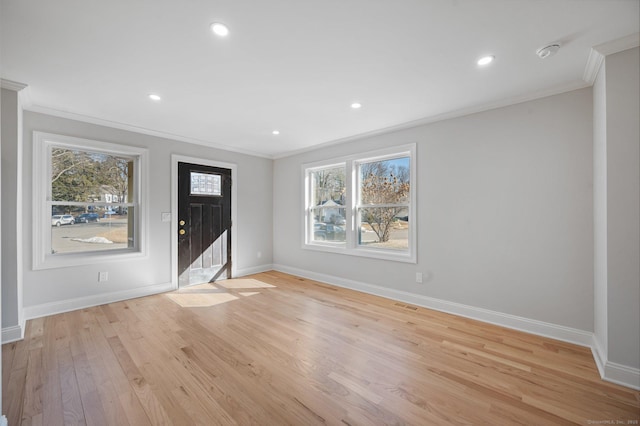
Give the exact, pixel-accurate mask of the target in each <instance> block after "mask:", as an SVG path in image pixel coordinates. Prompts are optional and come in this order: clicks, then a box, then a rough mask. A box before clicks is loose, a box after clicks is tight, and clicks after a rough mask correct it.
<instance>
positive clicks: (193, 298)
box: [167, 292, 238, 308]
mask: <svg viewBox="0 0 640 426" xmlns="http://www.w3.org/2000/svg"><path fill="white" fill-rule="evenodd" d="M167 297H168V298H169V299H171V300H172V301H173V302H175V303H177V304H178V305H180V306H182V307H183V308H205V307H209V306H215V305H220V304H221V303H227V302H231V301H233V300H237V299H238V297H236V296H234V295H233V294H230V293H219V292H216V293H213V292H202V293H196V292H188V293H170V294H167Z"/></svg>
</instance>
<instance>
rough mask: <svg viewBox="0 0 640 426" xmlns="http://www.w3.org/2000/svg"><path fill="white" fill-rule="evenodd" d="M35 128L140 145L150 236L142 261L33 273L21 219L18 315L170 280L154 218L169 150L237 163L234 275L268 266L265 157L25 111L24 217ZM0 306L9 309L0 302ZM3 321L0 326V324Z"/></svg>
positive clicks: (163, 236)
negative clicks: (102, 276) (21, 310)
mask: <svg viewBox="0 0 640 426" xmlns="http://www.w3.org/2000/svg"><path fill="white" fill-rule="evenodd" d="M35 130H38V131H43V132H48V133H55V134H62V135H69V136H75V137H81V138H86V139H94V140H99V141H105V142H111V143H116V144H125V145H132V146H139V147H145V148H148V149H149V164H150V170H149V181H150V186H149V190H150V193H149V194H148V195H149V218H150V221H149V239H150V241H149V256H148V257H147V258H145V259H139V260H135V261H120V262H112V263H107V264H104V263H103V264H99V265H87V266H81V267H73V268H59V269H49V270H40V271H34V270H32V269H31V253H32V234H31V227H30V226H28V223H26V224H25V226H24V230H23V231H24V233H23V234H24V235H23V240H22V241H23V254H24V260H25V262H24V278H23V287H24V307H25V312H27V313H29V312H31V313H32V314H33V313H34V312H37V313H44V312H49V311H55V310H60V309H64V308H65V307H67V306H70V305H69V304H68V303H67V301H69V300H73V299H78V298H84V299H82V300H84V301H94V300H102V298H104V295H107V298H108V297H109V294H127V293H126V292H129V294H130V293H131V292H132V291H133V292H135V291H144V289H145V287H147V288H154V287H152V286H156V287H157V286H162V285H165V284H168V283H170V282H171V278H172V277H171V270H170V266H171V257H170V256H171V249H170V247H171V245H170V244H171V241H170V239H171V238H170V237H171V235H170V223H165V222H161V220H160V218H161V215H160V213H161V212H169V211H171V199H170V198H171V197H170V195H171V194H170V192H171V190H170V188H171V182H170V178H171V176H170V170H171V169H170V167H171V154H180V155H187V156H193V157H197V158H203V159H209V160H217V161H222V162H227V163H234V164H237V166H238V178H237V182H234V185H237V188H238V200H237V202H238V204H237V205H238V212H237V213H238V216H237V217H238V221H237V222H238V223H234V226H237V233H238V234H237V235H238V241H235V242H234V243H235V244H237V247H238V258H237V259H234V261H235V263H236V266H237V269H238V272H239V273H242V272H243V271H251V270H254V269H260V268H261V267H264V268H267V269H268V267H269V266H268V265H270V264H271V262H272V234H271V229H272V222H273V218H272V213H271V212H272V200H273V197H272V170H273V169H272V167H273V163H272V161H271V160H269V159H264V158H258V157H253V156H248V155H243V154H238V153H233V152H228V151H223V150H218V149H212V148H207V147H203V146H198V145H192V144H185V143H182V142H175V141H171V140H168V139H162V138H158V137H154V136H148V135H143V134H138V133H133V132H128V131H123V130H118V129H113V128H109V127H103V126H97V125H94V124H88V123H83V122H79V121H74V120H68V119H64V118H59V117H54V116H50V115H45V114H40V113H35V112H28V111H25V113H24V162H23V164H24V185H23V187H22V188H21V189H22V191H23V206H24V209H23V210H24V212H25V214H26V215H27V216H28V217H30V215H31V211H32V210H31V209H32V206H31V203H32V201H31V193H32V187H31V176H33V175H34V174H37V173H39V172H40V171H34V170H32V136H33V131H35ZM3 166H4V164H3ZM4 183H5V182H4V176H3V184H4ZM6 183H7V184H8V185H11V183H10V182H6ZM174 217H175V215H174ZM3 218H4V217H3ZM258 251H260V252H262V257H261V258H260V259H259V258H257V256H256V253H257V252H258ZM265 265H266V266H265ZM99 271H108V272H109V281H108V282H106V283H100V284H98V282H97V277H98V272H99ZM3 282H4V280H3ZM3 308H4V309H7V310H10V309H13V307H12V306H7V303H5V304H4V306H3ZM4 309H3V312H4ZM8 325H9V324H3V326H4V327H7V326H8Z"/></svg>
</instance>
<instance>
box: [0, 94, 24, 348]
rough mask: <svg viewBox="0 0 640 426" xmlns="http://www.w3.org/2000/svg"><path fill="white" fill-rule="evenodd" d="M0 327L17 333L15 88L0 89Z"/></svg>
mask: <svg viewBox="0 0 640 426" xmlns="http://www.w3.org/2000/svg"><path fill="white" fill-rule="evenodd" d="M0 96H1V97H2V200H3V208H4V210H3V215H2V303H3V309H2V327H3V340H6V339H7V338H8V339H10V340H15V339H16V338H20V337H21V332H20V328H19V327H21V323H22V315H21V310H20V308H19V307H20V306H21V305H22V292H21V289H20V288H19V286H18V285H17V283H18V281H19V277H20V271H19V262H20V261H21V259H20V258H19V256H18V252H17V250H16V247H18V246H19V244H18V236H19V235H20V232H19V230H18V229H17V226H16V225H17V222H18V215H19V209H18V207H17V206H18V200H19V199H20V196H21V194H20V192H19V190H18V188H17V186H16V182H17V181H18V180H19V177H18V173H19V171H20V170H21V169H20V167H19V164H20V163H19V158H21V155H20V153H19V152H20V143H19V140H20V120H21V108H20V99H19V96H18V92H17V91H15V90H9V89H4V88H3V89H2V92H1V95H0Z"/></svg>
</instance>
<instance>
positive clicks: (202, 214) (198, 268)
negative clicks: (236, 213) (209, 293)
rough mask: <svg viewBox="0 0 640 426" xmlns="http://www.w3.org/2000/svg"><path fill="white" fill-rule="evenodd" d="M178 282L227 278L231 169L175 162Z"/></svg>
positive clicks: (188, 282) (229, 271)
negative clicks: (176, 168) (176, 174)
mask: <svg viewBox="0 0 640 426" xmlns="http://www.w3.org/2000/svg"><path fill="white" fill-rule="evenodd" d="M177 220H178V283H179V285H180V286H181V287H182V286H186V285H190V284H199V283H206V282H211V281H214V280H216V279H217V278H230V277H231V170H229V169H223V168H218V167H210V166H201V165H197V164H189V163H178V219H177Z"/></svg>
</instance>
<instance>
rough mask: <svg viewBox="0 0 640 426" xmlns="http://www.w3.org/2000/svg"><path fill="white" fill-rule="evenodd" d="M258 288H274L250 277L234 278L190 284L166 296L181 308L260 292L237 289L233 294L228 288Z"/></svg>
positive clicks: (216, 303) (220, 302)
mask: <svg viewBox="0 0 640 426" xmlns="http://www.w3.org/2000/svg"><path fill="white" fill-rule="evenodd" d="M259 288H275V286H274V285H271V284H267V283H264V282H262V281H258V280H254V279H251V278H235V279H231V280H222V281H216V282H215V283H203V284H196V285H192V286H189V287H185V288H181V289H179V290H177V291H174V292H172V293H169V294H167V295H166V296H167V297H168V298H169V299H170V300H171V301H173V302H174V303H177V304H178V305H180V306H182V307H183V308H206V307H210V306H215V305H220V304H222V303H227V302H232V301H234V300H238V299H239V297H238V295H239V296H243V297H249V296H255V295H256V294H260V292H259V291H238V292H237V293H236V294H237V295H234V294H231V293H230V292H229V290H240V289H242V290H251V289H259Z"/></svg>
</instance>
